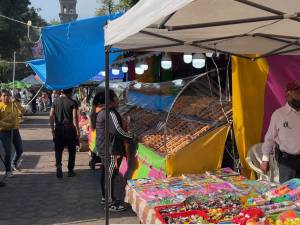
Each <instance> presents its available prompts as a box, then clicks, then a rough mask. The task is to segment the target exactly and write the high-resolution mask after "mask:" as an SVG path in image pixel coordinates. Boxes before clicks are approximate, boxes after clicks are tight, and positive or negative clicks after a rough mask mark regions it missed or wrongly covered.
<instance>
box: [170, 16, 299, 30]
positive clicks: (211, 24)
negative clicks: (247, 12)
mask: <svg viewBox="0 0 300 225" xmlns="http://www.w3.org/2000/svg"><path fill="white" fill-rule="evenodd" d="M297 16H298V14H297V15H294V17H297ZM284 18H285V16H284V15H273V16H263V17H254V18H246V19H238V20H226V21H217V22H209V23H199V24H188V25H180V26H166V28H167V29H168V31H177V30H188V29H197V28H206V27H216V26H224V25H234V24H242V23H253V22H262V21H270V20H282V19H284Z"/></svg>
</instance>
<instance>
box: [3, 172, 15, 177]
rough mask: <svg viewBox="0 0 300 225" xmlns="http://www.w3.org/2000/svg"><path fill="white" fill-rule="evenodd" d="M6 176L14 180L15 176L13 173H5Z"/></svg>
mask: <svg viewBox="0 0 300 225" xmlns="http://www.w3.org/2000/svg"><path fill="white" fill-rule="evenodd" d="M5 176H6V177H7V178H13V177H14V175H13V173H12V172H10V171H9V172H6V173H5Z"/></svg>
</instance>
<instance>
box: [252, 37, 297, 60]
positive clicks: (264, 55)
mask: <svg viewBox="0 0 300 225" xmlns="http://www.w3.org/2000/svg"><path fill="white" fill-rule="evenodd" d="M295 44H299V41H298V40H297V41H294V42H291V43H289V44H286V45H284V46H281V47H279V48H277V49H274V50H272V51H270V52H267V53H265V54H263V55H260V56H258V57H255V58H254V59H258V58H263V57H267V56H270V55H274V53H277V52H279V51H281V50H283V49H285V48H288V47H290V46H292V45H295Z"/></svg>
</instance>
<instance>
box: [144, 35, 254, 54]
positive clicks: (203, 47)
mask: <svg viewBox="0 0 300 225" xmlns="http://www.w3.org/2000/svg"><path fill="white" fill-rule="evenodd" d="M140 32H141V33H144V34H147V35H150V36H154V37H159V38H162V39H166V40H170V41H175V42H178V43H179V44H181V45H190V46H193V47H197V48H202V49H207V50H210V51H219V52H221V53H224V54H230V55H234V56H238V57H241V58H246V59H250V60H252V58H250V57H247V56H244V55H240V54H235V53H231V52H227V51H223V50H219V49H217V48H210V47H206V46H201V45H199V44H194V43H185V42H184V41H182V40H178V39H175V38H170V37H165V36H163V35H160V34H155V33H151V32H148V31H140ZM141 49H143V48H141ZM144 49H145V48H144Z"/></svg>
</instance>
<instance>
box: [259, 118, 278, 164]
mask: <svg viewBox="0 0 300 225" xmlns="http://www.w3.org/2000/svg"><path fill="white" fill-rule="evenodd" d="M276 120H277V116H276V113H275V112H274V113H273V114H272V116H271V121H270V125H269V129H268V131H267V133H266V135H265V140H264V143H263V145H262V153H263V157H262V161H269V155H270V152H271V151H272V149H273V148H274V146H275V144H276V141H275V140H276V137H277V136H278V127H277V124H276V122H277V121H276Z"/></svg>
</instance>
